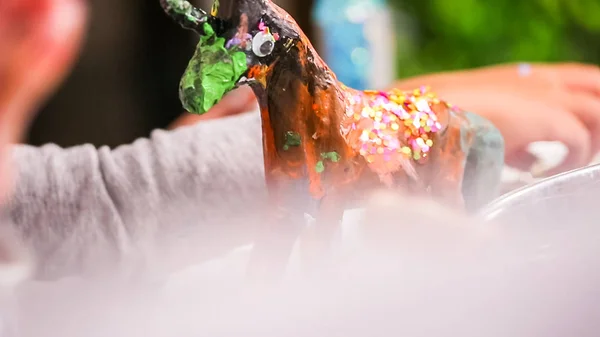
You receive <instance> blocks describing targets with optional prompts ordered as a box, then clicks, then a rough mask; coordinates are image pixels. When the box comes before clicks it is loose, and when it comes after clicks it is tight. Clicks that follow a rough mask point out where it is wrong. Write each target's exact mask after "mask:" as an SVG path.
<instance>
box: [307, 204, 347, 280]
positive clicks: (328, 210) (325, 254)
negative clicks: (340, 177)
mask: <svg viewBox="0 0 600 337" xmlns="http://www.w3.org/2000/svg"><path fill="white" fill-rule="evenodd" d="M345 206H346V203H345V202H344V199H343V196H341V195H336V196H334V195H327V196H325V197H324V198H323V199H322V200H321V201H320V202H319V207H318V210H317V214H316V221H315V223H314V224H313V225H312V226H308V227H307V228H306V230H305V231H304V233H303V234H302V237H301V241H300V254H301V264H302V268H303V270H304V271H305V272H309V273H310V272H311V271H314V270H315V269H318V268H319V266H322V265H323V264H324V263H326V262H327V261H328V260H329V258H330V257H331V253H332V251H331V248H332V244H333V242H334V239H335V237H336V235H337V234H339V231H340V229H341V224H342V218H343V216H344V210H345Z"/></svg>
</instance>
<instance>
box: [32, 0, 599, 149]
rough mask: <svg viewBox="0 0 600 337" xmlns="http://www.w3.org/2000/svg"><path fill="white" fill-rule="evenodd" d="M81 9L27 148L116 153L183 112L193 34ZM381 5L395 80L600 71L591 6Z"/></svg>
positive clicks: (121, 5) (137, 16)
mask: <svg viewBox="0 0 600 337" xmlns="http://www.w3.org/2000/svg"><path fill="white" fill-rule="evenodd" d="M352 1H354V0H336V1H335V3H336V5H335V6H340V4H342V3H344V2H352ZM89 2H90V5H91V9H92V12H91V24H90V27H89V29H88V38H87V41H86V44H85V46H84V49H83V53H82V56H81V58H80V59H79V61H78V64H77V66H76V68H75V70H74V71H73V73H72V74H71V76H70V77H69V78H68V80H67V81H66V83H64V85H63V86H62V88H61V89H60V90H59V92H58V93H57V94H56V95H55V96H54V97H53V98H52V100H50V101H49V102H48V103H47V105H46V106H45V107H43V110H42V112H41V113H40V114H39V115H38V117H37V119H36V120H35V122H34V123H33V125H32V128H31V130H30V133H29V136H28V139H27V141H28V142H29V143H30V144H34V145H40V144H44V143H48V142H53V143H57V144H59V145H61V146H72V145H76V144H82V143H92V144H94V145H96V146H100V145H109V146H112V147H114V146H117V145H120V144H125V143H129V142H131V141H133V140H134V139H136V138H138V137H145V136H148V135H149V133H150V132H151V130H153V129H155V128H163V127H165V126H167V125H168V124H169V123H170V122H172V121H173V120H174V119H176V118H177V117H178V116H180V115H181V113H182V112H183V111H182V108H181V105H180V103H179V100H178V97H177V87H178V83H179V79H180V76H181V74H182V72H183V70H184V68H185V66H186V65H187V61H188V60H189V57H190V56H191V54H192V52H193V49H194V45H195V42H196V38H195V36H194V35H193V34H191V33H189V32H186V31H183V30H181V29H180V28H179V27H178V26H176V25H175V24H173V23H172V22H171V21H170V19H169V18H167V17H166V16H165V15H164V13H163V12H162V10H161V8H160V6H159V5H158V0H129V1H121V0H90V1H89ZM193 2H194V3H195V4H196V5H198V6H202V7H203V8H205V9H208V8H209V6H210V3H209V1H207V0H205V1H193ZM275 2H277V3H278V4H279V5H280V6H282V7H283V8H284V9H286V10H287V11H288V12H289V13H290V14H292V15H293V16H294V17H295V18H296V20H297V21H298V23H299V24H300V26H301V27H302V28H303V29H304V31H305V33H307V35H308V36H309V38H311V39H313V40H317V41H321V40H322V39H323V37H324V36H325V37H326V36H327V33H328V32H327V30H323V29H322V30H317V29H316V27H317V25H316V24H317V22H315V20H313V19H312V18H313V17H315V15H314V11H315V8H314V6H315V2H318V1H315V0H279V1H275ZM342 5H343V4H342ZM386 6H387V7H386V11H388V12H389V16H390V18H391V22H392V27H391V28H390V29H391V30H387V31H386V30H383V31H382V30H378V31H377V34H378V35H379V38H380V40H382V41H386V40H389V42H390V44H393V42H395V46H396V48H394V49H393V55H392V56H393V62H394V63H395V74H396V76H397V77H398V78H403V77H409V76H413V75H419V74H423V73H430V72H436V71H443V70H454V69H464V68H472V67H478V66H484V65H489V64H494V63H505V62H514V61H564V60H568V61H581V62H588V63H594V64H598V63H600V20H599V19H598V18H600V1H598V0H527V1H522V0H487V1H484V0H428V1H423V0H390V1H389V2H387V4H386ZM324 13H333V12H331V11H329V12H327V11H325V12H324ZM317 17H318V16H317ZM321 20H323V18H321ZM317 32H320V34H319V33H317ZM317 46H320V44H318V45H317ZM318 49H321V47H318ZM334 70H335V69H334Z"/></svg>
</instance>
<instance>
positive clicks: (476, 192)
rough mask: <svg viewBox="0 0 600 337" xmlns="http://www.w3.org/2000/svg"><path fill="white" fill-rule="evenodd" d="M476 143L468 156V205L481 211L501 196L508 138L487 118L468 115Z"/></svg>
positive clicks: (466, 171) (466, 181)
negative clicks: (505, 138) (505, 145)
mask: <svg viewBox="0 0 600 337" xmlns="http://www.w3.org/2000/svg"><path fill="white" fill-rule="evenodd" d="M466 116H467V118H468V119H469V121H470V122H471V126H470V128H471V131H472V135H473V141H472V143H471V147H470V148H469V151H468V154H467V162H466V165H465V174H464V181H463V187H462V191H463V195H464V198H465V206H466V208H467V210H468V211H469V212H473V211H477V210H478V209H479V208H481V207H482V206H484V205H485V204H487V203H488V202H490V201H491V200H492V199H493V198H495V197H496V196H497V194H498V191H499V188H500V182H501V176H502V169H503V168H504V138H503V137H502V134H501V133H500V131H499V130H498V129H497V128H496V127H495V126H494V125H493V124H492V123H491V122H490V121H488V120H487V119H485V118H483V117H481V116H478V115H476V114H474V113H469V112H467V113H466Z"/></svg>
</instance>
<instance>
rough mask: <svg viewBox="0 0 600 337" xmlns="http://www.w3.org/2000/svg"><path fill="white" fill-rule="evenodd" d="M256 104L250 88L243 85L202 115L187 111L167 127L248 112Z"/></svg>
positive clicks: (171, 127) (176, 126)
mask: <svg viewBox="0 0 600 337" xmlns="http://www.w3.org/2000/svg"><path fill="white" fill-rule="evenodd" d="M256 104H257V102H256V98H255V96H254V93H253V92H252V89H250V88H249V87H246V86H243V87H240V88H238V89H236V90H234V91H232V92H230V93H229V94H227V95H225V97H223V99H222V100H221V101H220V102H219V103H217V105H215V106H214V107H213V108H212V109H210V110H209V111H208V112H207V113H206V114H204V115H194V114H191V113H187V112H186V113H184V114H183V115H182V116H181V117H179V118H178V119H176V120H175V122H173V123H172V124H171V125H170V126H169V129H176V128H178V127H181V126H186V125H192V124H196V123H198V122H200V121H206V120H209V119H215V118H221V117H227V116H233V115H237V114H241V113H244V112H248V111H250V110H252V109H254V108H255V106H256Z"/></svg>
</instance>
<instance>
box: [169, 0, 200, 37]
mask: <svg viewBox="0 0 600 337" xmlns="http://www.w3.org/2000/svg"><path fill="white" fill-rule="evenodd" d="M160 5H161V7H162V8H163V10H164V11H165V13H167V15H169V16H170V17H171V18H172V19H173V20H174V21H175V22H177V23H178V24H180V25H181V26H182V27H183V28H186V29H190V30H193V31H195V32H197V33H198V34H200V35H204V23H206V22H209V19H210V16H209V15H208V14H206V12H205V11H203V10H202V9H199V8H196V7H194V6H193V5H192V4H191V3H190V2H189V1H186V0H160Z"/></svg>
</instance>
